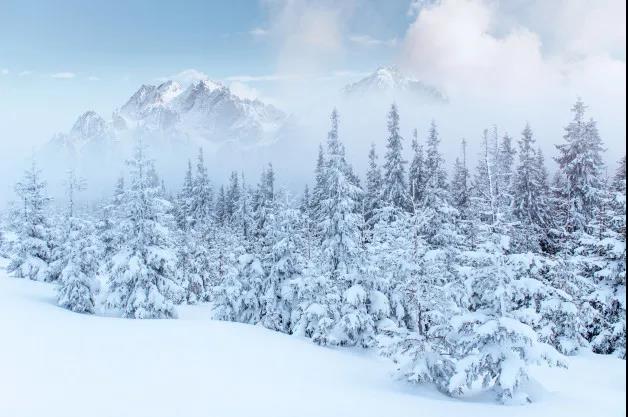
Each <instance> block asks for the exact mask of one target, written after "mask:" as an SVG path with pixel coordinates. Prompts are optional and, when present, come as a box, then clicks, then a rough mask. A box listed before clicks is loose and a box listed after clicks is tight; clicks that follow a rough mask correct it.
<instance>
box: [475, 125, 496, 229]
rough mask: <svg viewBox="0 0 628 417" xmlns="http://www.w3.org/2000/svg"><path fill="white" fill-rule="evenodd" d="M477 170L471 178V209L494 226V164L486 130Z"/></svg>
mask: <svg viewBox="0 0 628 417" xmlns="http://www.w3.org/2000/svg"><path fill="white" fill-rule="evenodd" d="M481 149H482V150H481V153H480V158H479V162H478V167H477V171H476V174H475V177H474V180H473V197H472V202H473V211H474V213H475V215H476V216H478V219H479V220H480V221H482V222H483V223H484V224H487V225H489V227H494V226H495V223H496V222H497V219H498V213H497V199H496V194H495V181H496V179H495V175H496V174H495V166H494V158H493V156H492V154H491V147H490V143H489V137H488V130H484V133H483V135H482V148H481Z"/></svg>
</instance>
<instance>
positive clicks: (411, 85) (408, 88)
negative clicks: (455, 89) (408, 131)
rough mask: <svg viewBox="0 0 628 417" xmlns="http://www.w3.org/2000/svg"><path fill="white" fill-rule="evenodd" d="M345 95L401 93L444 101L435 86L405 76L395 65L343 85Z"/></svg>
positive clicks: (445, 99)
mask: <svg viewBox="0 0 628 417" xmlns="http://www.w3.org/2000/svg"><path fill="white" fill-rule="evenodd" d="M343 92H344V93H345V94H346V95H347V96H350V97H351V96H364V95H396V94H403V95H407V96H410V97H414V98H420V99H423V100H428V101H431V102H446V101H447V97H446V96H445V95H444V94H443V93H442V92H441V91H439V90H438V89H437V88H435V87H433V86H430V85H428V84H425V83H423V82H421V81H419V80H416V79H414V78H412V77H408V76H406V75H405V74H404V73H403V72H401V70H399V68H397V67H394V66H392V67H380V68H378V69H377V70H376V71H375V72H373V73H372V74H370V75H368V76H366V77H365V78H362V79H361V80H359V81H357V82H355V83H352V84H349V85H347V86H345V87H344V89H343Z"/></svg>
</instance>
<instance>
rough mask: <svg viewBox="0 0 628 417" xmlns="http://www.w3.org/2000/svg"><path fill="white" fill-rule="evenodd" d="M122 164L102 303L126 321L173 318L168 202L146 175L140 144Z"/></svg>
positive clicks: (176, 295)
mask: <svg viewBox="0 0 628 417" xmlns="http://www.w3.org/2000/svg"><path fill="white" fill-rule="evenodd" d="M128 166H129V171H130V172H129V179H130V185H129V187H128V188H127V189H126V190H125V193H124V195H123V197H122V203H121V205H120V211H121V213H120V215H119V219H120V223H119V225H118V228H117V232H118V234H119V235H120V236H122V238H121V248H120V249H119V250H118V252H117V253H116V254H114V255H113V256H112V257H111V259H109V268H108V270H109V271H108V272H109V277H110V281H109V283H108V287H107V291H108V292H107V297H106V299H107V305H108V306H109V307H110V308H113V309H115V310H118V311H120V312H121V314H122V315H123V316H124V317H128V318H138V319H150V318H173V317H176V311H175V308H174V306H173V300H179V299H180V297H181V288H180V287H179V286H178V285H177V283H176V276H175V263H176V256H175V251H174V249H173V247H172V246H173V239H172V236H171V231H170V228H169V223H170V218H169V216H170V215H169V209H170V203H169V202H167V201H165V200H164V199H163V198H162V197H160V191H159V185H158V184H155V183H154V181H153V178H152V176H151V175H149V174H150V172H151V167H152V166H154V165H153V163H152V160H150V159H148V157H147V155H146V148H145V146H144V145H143V143H142V142H141V140H140V141H138V143H137V144H136V146H135V149H134V152H133V158H132V159H130V160H129V161H128Z"/></svg>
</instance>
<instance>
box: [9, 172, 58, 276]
mask: <svg viewBox="0 0 628 417" xmlns="http://www.w3.org/2000/svg"><path fill="white" fill-rule="evenodd" d="M15 191H16V193H17V195H18V196H19V197H20V200H21V208H20V209H19V211H18V212H17V213H15V215H16V223H17V235H18V240H17V242H16V244H15V246H14V248H13V249H14V250H13V254H12V256H11V261H10V262H9V265H8V266H7V272H9V273H11V274H13V276H15V277H18V278H28V279H32V280H37V281H48V280H50V262H51V255H52V251H53V249H54V244H53V240H52V235H51V225H50V222H49V220H48V218H47V217H46V209H47V206H48V204H49V203H50V201H51V199H50V198H49V197H48V196H47V195H46V183H45V182H44V181H43V180H42V179H41V171H40V170H39V169H38V168H37V165H36V164H35V161H33V163H32V165H31V166H30V168H29V169H27V170H26V171H25V172H24V177H23V179H22V180H21V181H20V182H18V183H17V185H16V186H15Z"/></svg>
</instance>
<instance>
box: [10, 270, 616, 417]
mask: <svg viewBox="0 0 628 417" xmlns="http://www.w3.org/2000/svg"><path fill="white" fill-rule="evenodd" d="M179 313H180V317H181V318H180V319H179V320H126V319H119V318H111V317H98V316H88V315H81V314H76V313H72V312H69V311H66V310H64V309H61V308H59V307H57V306H56V303H55V293H54V286H53V285H51V284H45V283H40V282H34V281H28V280H24V279H16V278H8V277H6V273H5V272H4V270H2V269H0V334H1V335H2V336H1V339H2V342H1V343H0V416H11V417H27V416H28V417H56V416H63V417H74V416H85V415H89V416H92V417H101V416H102V417H111V416H134V417H143V416H147V417H149V416H150V417H160V416H164V417H166V416H167V417H172V416H187V417H194V416H220V417H229V416H234V417H235V416H242V417H247V416H256V417H265V416H268V417H282V416H285V417H294V416H299V417H307V416H317V417H319V416H326V417H335V416H338V417H340V416H342V417H351V416H361V417H368V416H374V417H375V416H377V417H380V416H418V415H426V416H430V417H451V416H463V415H464V416H482V417H492V416H495V417H501V416H504V415H508V416H514V417H517V416H535V417H538V416H546V415H547V416H550V415H551V416H554V417H560V416H569V417H578V416H587V417H590V416H598V415H599V416H622V415H625V410H626V408H625V401H626V384H625V376H626V368H625V362H624V361H621V360H619V359H617V358H614V357H611V356H599V355H593V354H583V355H580V356H577V357H573V358H570V360H569V362H570V367H569V369H567V370H565V369H560V368H553V369H549V368H534V369H533V372H532V374H533V376H534V377H535V378H536V379H537V380H539V381H541V383H542V385H541V383H533V384H534V386H533V389H528V390H527V392H529V393H530V394H531V397H532V399H533V401H534V402H533V403H532V404H529V405H524V406H503V405H498V404H496V403H495V402H494V401H493V400H492V399H486V398H476V399H473V400H467V401H464V400H455V399H451V398H448V397H445V396H443V395H442V394H440V393H438V392H436V391H435V390H434V389H432V388H429V387H423V386H418V387H417V386H412V385H409V384H406V383H402V382H399V381H395V380H393V378H392V377H391V370H392V366H391V364H389V363H388V362H387V361H385V360H383V359H380V358H377V357H375V356H374V355H372V354H369V353H365V352H364V351H355V350H344V349H330V348H323V347H319V346H317V345H315V344H313V343H311V342H310V341H308V340H305V339H302V338H298V337H293V336H287V335H284V334H280V333H276V332H272V331H270V330H266V329H264V328H261V327H257V326H249V325H243V324H238V323H227V322H219V321H213V320H210V319H209V316H210V307H209V306H208V305H199V306H186V307H179Z"/></svg>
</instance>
